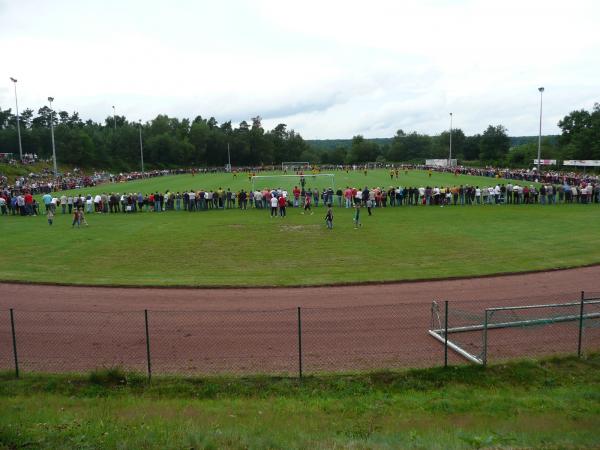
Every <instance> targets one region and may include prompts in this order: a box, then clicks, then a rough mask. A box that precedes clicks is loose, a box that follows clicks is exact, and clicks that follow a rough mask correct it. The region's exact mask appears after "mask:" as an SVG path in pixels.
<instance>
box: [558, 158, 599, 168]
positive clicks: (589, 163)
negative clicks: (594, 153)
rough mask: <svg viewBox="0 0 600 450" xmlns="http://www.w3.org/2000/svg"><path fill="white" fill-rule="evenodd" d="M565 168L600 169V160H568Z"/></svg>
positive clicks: (565, 162) (564, 163) (564, 162)
mask: <svg viewBox="0 0 600 450" xmlns="http://www.w3.org/2000/svg"><path fill="white" fill-rule="evenodd" d="M563 166H577V167H600V159H567V160H565V161H563Z"/></svg>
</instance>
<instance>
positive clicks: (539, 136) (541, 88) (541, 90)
mask: <svg viewBox="0 0 600 450" xmlns="http://www.w3.org/2000/svg"><path fill="white" fill-rule="evenodd" d="M538 91H540V132H539V134H538V157H537V176H538V179H539V177H540V158H541V157H542V97H543V94H544V88H543V87H539V88H538Z"/></svg>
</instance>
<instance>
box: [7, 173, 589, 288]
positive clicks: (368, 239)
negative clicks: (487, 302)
mask: <svg viewBox="0 0 600 450" xmlns="http://www.w3.org/2000/svg"><path fill="white" fill-rule="evenodd" d="M351 175H352V176H353V177H354V178H353V179H352V180H348V184H350V181H354V183H352V184H358V183H359V181H364V184H367V185H369V186H373V185H384V181H386V180H385V179H386V177H387V178H389V177H388V175H387V172H384V171H378V172H374V171H372V172H370V174H369V175H368V176H367V177H365V176H364V175H362V174H360V173H356V174H351ZM344 176H346V174H345V172H344V173H342V174H340V175H339V177H338V178H343V177H344ZM402 177H405V178H407V179H408V178H410V177H412V178H411V181H410V184H414V185H420V184H422V183H420V182H419V181H423V182H426V181H428V180H429V178H428V177H427V174H425V173H418V172H412V173H411V174H409V175H408V176H404V175H402V176H401V181H400V183H401V182H402ZM363 178H364V180H363ZM437 178H439V180H440V183H439V184H442V183H444V184H450V182H451V181H455V182H457V183H465V184H466V183H468V182H470V183H471V184H472V183H473V181H474V178H472V177H466V176H465V177H454V176H453V175H442V174H434V175H433V177H432V179H433V180H436V179H437ZM227 180H230V181H232V178H231V175H229V174H219V175H198V176H196V177H192V176H191V175H189V176H188V175H183V176H172V177H161V178H156V179H151V180H145V181H140V182H132V183H128V184H122V185H119V190H121V191H124V190H127V191H136V190H142V191H153V190H157V189H158V190H162V191H165V190H166V189H171V190H178V189H184V188H187V189H189V188H192V187H194V188H197V189H200V188H201V187H204V188H210V187H213V188H218V187H220V186H221V187H227V186H228V185H227V184H226V183H225V181H227ZM444 180H445V181H444ZM483 180H484V181H486V182H488V183H489V182H490V181H493V180H490V179H483ZM236 183H238V184H237V185H236V184H234V183H232V184H231V187H232V189H238V188H239V186H241V185H243V184H246V185H247V184H248V180H247V178H245V179H240V178H239V177H238V180H236ZM344 184H346V183H344ZM407 184H408V182H407ZM432 184H436V183H432ZM481 184H482V185H483V183H481ZM141 187H144V188H145V189H142V188H141ZM125 188H126V189H125ZM97 190H99V191H105V190H106V191H110V190H113V189H112V186H111V189H109V186H101V187H98V188H97ZM114 190H116V189H114ZM85 192H87V191H85ZM324 215H325V209H324V208H322V207H319V208H315V214H314V215H312V216H311V215H302V214H301V213H300V210H299V209H294V208H289V209H288V217H286V218H284V219H281V218H275V219H271V218H270V217H269V215H268V212H267V211H265V210H247V211H240V210H238V209H233V210H224V211H222V210H220V211H206V212H197V213H187V212H184V211H181V212H166V213H161V214H154V213H141V214H140V213H137V214H128V215H125V214H114V215H103V214H88V216H87V220H88V222H89V224H90V226H89V227H87V228H82V229H72V228H71V218H70V217H69V216H68V215H62V214H61V213H60V212H58V214H57V216H56V219H55V223H54V225H53V226H52V227H50V226H48V225H47V223H46V220H45V217H43V216H41V217H1V218H0V226H1V227H2V234H3V236H5V237H6V238H5V239H3V246H2V252H1V253H0V279H2V280H21V281H31V282H60V283H74V284H116V285H160V286H170V285H190V286H217V285H231V286H272V285H287V286H293V285H314V284H334V283H348V282H365V281H393V280H414V279H432V278H441V277H457V276H474V275H487V274H496V273H507V272H518V271H528V270H541V269H554V268H565V267H573V266H579V265H585V264H592V263H598V262H600V234H599V233H595V232H594V231H593V227H592V224H594V223H597V222H598V220H599V219H600V209H599V208H598V207H597V205H558V206H551V207H550V206H546V207H544V206H540V205H530V206H504V205H499V206H496V205H489V206H472V207H447V208H439V207H410V208H408V207H401V208H380V209H376V210H375V211H374V213H373V216H371V217H369V216H368V215H367V214H366V209H365V210H363V211H362V222H363V227H362V228H360V229H358V230H355V229H354V227H353V223H352V211H351V210H347V209H345V208H342V209H339V208H338V209H336V211H335V220H334V230H333V231H330V230H327V229H326V227H325V223H324Z"/></svg>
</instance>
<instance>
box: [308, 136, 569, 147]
mask: <svg viewBox="0 0 600 450" xmlns="http://www.w3.org/2000/svg"><path fill="white" fill-rule="evenodd" d="M545 138H550V139H551V141H552V144H555V143H556V141H557V140H558V135H547V136H542V139H545ZM537 139H538V137H537V136H511V137H510V146H511V147H517V146H519V145H523V144H527V143H530V142H537ZM367 141H371V142H376V143H377V144H379V145H385V144H390V143H391V141H392V138H373V139H367ZM306 142H307V143H308V145H310V146H311V147H312V148H314V149H316V150H333V149H335V148H338V147H349V146H350V144H351V143H352V139H307V140H306Z"/></svg>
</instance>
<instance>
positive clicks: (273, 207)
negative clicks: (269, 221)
mask: <svg viewBox="0 0 600 450" xmlns="http://www.w3.org/2000/svg"><path fill="white" fill-rule="evenodd" d="M277 204H278V201H277V197H275V196H272V197H271V218H273V217H277Z"/></svg>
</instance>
